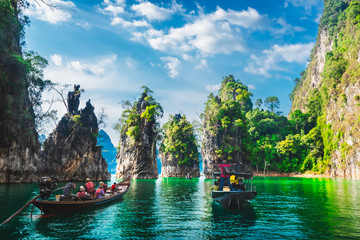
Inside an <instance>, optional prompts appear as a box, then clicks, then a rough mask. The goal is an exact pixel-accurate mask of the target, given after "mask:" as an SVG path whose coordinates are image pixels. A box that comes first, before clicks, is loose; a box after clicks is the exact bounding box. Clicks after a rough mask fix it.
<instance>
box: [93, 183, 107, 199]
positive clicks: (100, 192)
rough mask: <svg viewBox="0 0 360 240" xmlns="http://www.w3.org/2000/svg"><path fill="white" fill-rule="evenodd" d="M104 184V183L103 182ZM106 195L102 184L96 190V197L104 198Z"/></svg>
mask: <svg viewBox="0 0 360 240" xmlns="http://www.w3.org/2000/svg"><path fill="white" fill-rule="evenodd" d="M100 184H101V183H100ZM103 184H104V183H103ZM104 196H105V192H104V190H103V187H102V186H101V185H100V186H99V187H98V188H97V189H96V192H95V198H103V197H104Z"/></svg>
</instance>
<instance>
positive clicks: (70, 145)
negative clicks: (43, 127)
mask: <svg viewBox="0 0 360 240" xmlns="http://www.w3.org/2000/svg"><path fill="white" fill-rule="evenodd" d="M79 87H80V86H79V85H78V86H75V89H74V91H73V92H69V95H68V106H67V107H68V113H66V114H65V116H64V117H63V118H62V119H61V120H60V122H59V124H58V125H57V127H56V129H55V130H54V131H53V132H52V133H51V134H50V136H49V138H48V139H46V141H45V142H44V150H43V159H44V165H45V166H46V168H47V169H48V172H47V174H48V175H50V176H53V177H57V178H58V179H59V180H68V179H70V178H73V179H75V180H78V181H84V180H85V179H86V178H87V177H89V178H91V179H92V180H110V177H111V176H110V173H109V172H108V165H107V163H106V161H105V159H104V158H103V157H102V155H101V147H99V146H96V143H97V134H98V132H99V128H98V123H97V118H96V116H95V114H94V107H93V106H92V105H91V103H90V100H89V101H88V102H87V103H86V107H85V108H84V109H81V110H78V106H79V102H80V101H79V98H80V91H79Z"/></svg>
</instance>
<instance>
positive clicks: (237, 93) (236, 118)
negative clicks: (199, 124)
mask: <svg viewBox="0 0 360 240" xmlns="http://www.w3.org/2000/svg"><path fill="white" fill-rule="evenodd" d="M251 96H252V94H251V93H250V92H249V91H248V88H247V87H246V86H245V85H243V84H242V83H241V82H240V81H239V80H235V79H234V77H233V76H232V75H229V76H227V77H226V78H224V80H223V81H222V83H221V88H220V90H219V92H218V95H216V96H214V95H213V94H210V95H209V97H208V100H207V102H206V104H205V111H204V113H203V114H202V118H203V140H202V145H203V146H202V149H201V153H202V157H203V159H204V162H203V165H204V174H205V177H207V178H210V177H211V173H212V171H213V165H214V164H216V163H217V162H219V161H222V160H225V161H228V162H230V163H238V167H239V168H240V167H241V168H242V169H241V170H242V171H247V170H249V168H250V164H249V162H248V156H249V150H248V147H249V138H248V130H247V124H246V118H245V113H246V112H247V111H249V110H251V109H252V102H251V99H250V97H251ZM239 170H240V169H239ZM249 171H250V170H249Z"/></svg>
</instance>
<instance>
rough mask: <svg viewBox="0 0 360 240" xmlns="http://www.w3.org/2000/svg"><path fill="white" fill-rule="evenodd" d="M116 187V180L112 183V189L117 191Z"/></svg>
mask: <svg viewBox="0 0 360 240" xmlns="http://www.w3.org/2000/svg"><path fill="white" fill-rule="evenodd" d="M115 188H116V182H114V183H113V185H111V191H112V192H115Z"/></svg>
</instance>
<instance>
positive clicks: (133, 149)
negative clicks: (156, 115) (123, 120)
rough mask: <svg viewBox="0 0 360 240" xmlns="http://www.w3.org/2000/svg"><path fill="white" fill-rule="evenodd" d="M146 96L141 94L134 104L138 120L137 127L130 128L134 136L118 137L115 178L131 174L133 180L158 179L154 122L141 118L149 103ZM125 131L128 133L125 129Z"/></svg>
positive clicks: (123, 133)
mask: <svg viewBox="0 0 360 240" xmlns="http://www.w3.org/2000/svg"><path fill="white" fill-rule="evenodd" d="M147 97H148V96H147V94H146V93H143V94H142V96H141V97H140V99H139V100H138V101H137V102H136V103H135V106H134V108H135V112H134V116H135V117H136V119H138V125H136V126H132V127H131V128H132V129H134V131H136V135H130V136H129V134H127V132H122V133H121V135H120V142H119V151H118V153H117V155H116V159H117V162H118V164H117V167H116V174H115V176H116V178H117V179H123V178H125V177H126V176H127V175H129V174H131V176H132V178H133V179H156V178H158V172H157V162H156V137H157V132H156V122H155V120H154V119H151V120H150V121H148V119H146V118H144V117H140V116H142V114H143V113H144V112H145V111H147V107H149V103H148V102H147V101H146V99H147ZM126 131H130V130H129V129H127V130H126Z"/></svg>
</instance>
